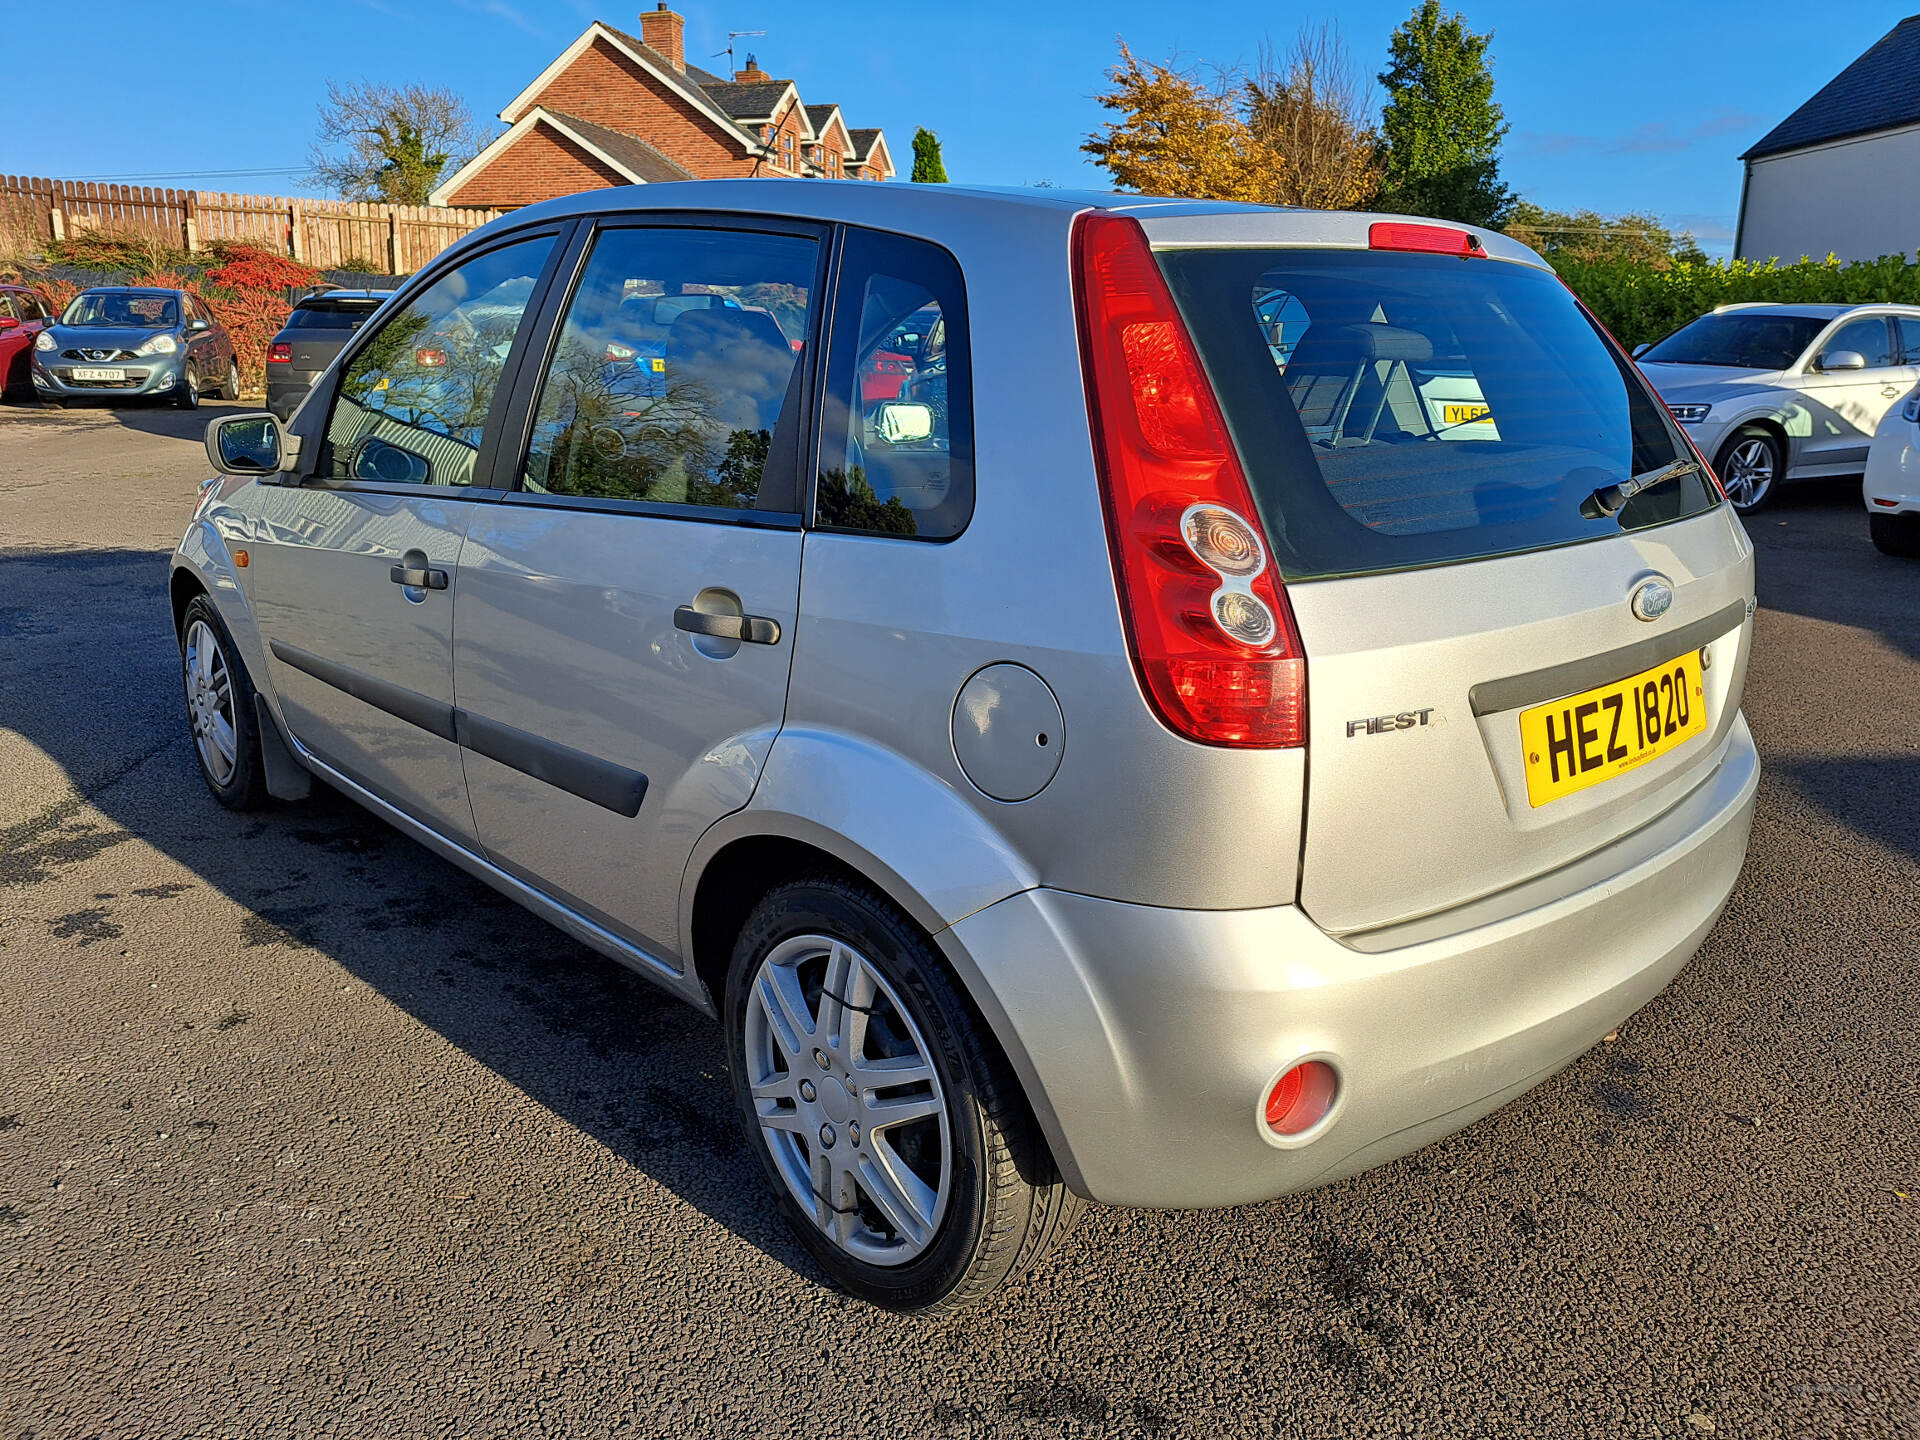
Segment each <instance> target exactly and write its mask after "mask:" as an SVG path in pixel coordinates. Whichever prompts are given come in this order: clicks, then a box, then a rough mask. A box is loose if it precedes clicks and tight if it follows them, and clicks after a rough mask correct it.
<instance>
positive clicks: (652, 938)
mask: <svg viewBox="0 0 1920 1440" xmlns="http://www.w3.org/2000/svg"><path fill="white" fill-rule="evenodd" d="M207 443H208V449H209V452H210V454H211V455H212V457H213V459H214V461H215V464H216V465H217V466H218V468H219V469H220V470H222V471H223V472H226V473H225V475H224V477H223V478H220V479H217V480H215V481H211V482H209V485H208V488H207V490H206V492H205V495H204V497H203V498H202V500H201V502H200V505H199V508H198V510H197V512H196V513H195V515H194V517H193V521H192V524H191V525H190V526H189V528H188V530H187V533H186V535H185V538H184V539H183V540H182V541H181V543H180V548H179V551H178V553H177V554H176V556H175V558H174V568H173V579H172V598H173V606H174V614H175V617H176V621H177V626H178V630H179V634H180V636H181V642H182V655H183V658H184V673H185V683H186V695H187V702H188V712H189V716H190V719H191V721H192V725H193V731H194V735H195V739H196V742H197V745H198V750H199V755H200V759H201V762H202V765H203V768H204V770H205V773H206V779H207V783H208V784H209V785H210V786H211V787H212V789H213V792H214V794H215V795H216V796H217V797H218V798H219V799H220V800H221V801H222V803H224V804H227V805H229V806H233V807H247V806H253V805H257V804H260V803H262V802H263V801H265V800H266V799H267V797H268V796H270V795H271V796H277V797H281V798H297V797H298V796H300V795H301V794H303V793H304V792H305V791H306V788H307V785H308V782H309V779H310V776H312V775H318V776H321V777H322V778H324V779H325V780H326V781H327V782H328V783H329V784H331V785H332V786H334V787H336V788H337V789H339V790H341V791H342V792H344V793H346V794H347V795H350V796H352V797H353V798H354V799H356V800H358V801H359V802H360V803H361V804H363V805H365V806H366V807H367V808H368V809H370V810H372V811H373V812H374V813H376V814H378V815H380V816H382V817H384V818H385V819H386V820H388V821H389V822H391V823H392V824H393V825H395V826H396V827H398V828H399V829H401V830H403V831H404V832H406V833H407V834H409V835H412V836H414V837H415V838H417V839H418V840H420V841H421V842H422V843H423V844H425V845H427V846H429V847H430V848H432V849H433V850H434V851H436V852H437V853H439V854H440V855H443V856H445V857H446V858H447V859H449V860H451V861H452V862H453V863H454V864H456V865H458V866H460V867H462V868H463V869H465V870H467V871H469V872H470V873H472V874H474V875H476V876H478V877H480V878H481V879H482V880H484V881H485V882H486V883H488V884H490V885H492V886H494V887H496V888H497V889H499V890H501V891H502V892H504V893H506V894H508V895H511V896H512V897H514V898H515V899H516V900H518V901H519V902H520V903H522V904H524V905H525V906H527V907H528V908H529V909H531V910H533V911H534V912H535V913H537V914H539V915H542V916H544V917H546V918H547V919H548V920H550V921H552V922H553V923H554V924H555V925H557V926H559V927H560V928H561V929H563V930H565V931H566V932H568V933H569V934H571V935H574V936H576V937H578V938H579V939H580V940H582V941H584V942H585V943H586V944H588V945H590V946H593V947H595V948H597V949H599V950H601V951H603V952H605V953H606V954H608V955H610V956H613V957H615V958H616V959H619V960H621V961H623V962H625V963H626V964H628V965H630V966H631V967H633V968H634V969H635V970H637V971H638V972H639V973H640V974H642V975H644V976H646V977H647V978H649V979H651V980H653V981H655V982H656V983H658V984H660V985H661V986H663V987H665V988H666V989H668V990H669V991H671V992H673V993H674V994H676V995H678V996H680V997H682V998H683V999H685V1000H687V1001H688V1002H690V1003H691V1004H692V1005H694V1006H696V1007H698V1008H699V1009H702V1010H704V1011H707V1012H708V1013H709V1014H712V1015H715V1016H717V1017H718V1018H719V1019H720V1021H721V1023H722V1024H723V1026H724V1027H725V1039H726V1047H727V1054H728V1058H729V1065H730V1072H731V1077H732V1085H733V1090H734V1094H735V1096H736V1099H737V1102H738V1109H739V1114H740V1118H741V1122H742V1125H743V1127H744V1130H745V1133H746V1135H747V1136H748V1143H749V1144H750V1146H751V1147H752V1149H753V1151H754V1153H755V1154H756V1155H757V1157H758V1160H759V1163H760V1164H761V1166H762V1168H763V1169H764V1171H765V1173H766V1178H767V1180H768V1182H769V1184H770V1186H771V1188H772V1190H773V1192H774V1194H775V1195H776V1196H777V1197H778V1201H779V1204H780V1205H781V1206H782V1207H783V1208H784V1209H785V1211H786V1213H787V1215H788V1217H789V1219H790V1220H791V1221H792V1223H793V1225H794V1226H795V1228H796V1229H797V1230H798V1232H799V1234H800V1235H801V1236H802V1237H803V1239H804V1240H805V1242H806V1243H807V1244H808V1245H809V1246H810V1247H811V1249H812V1251H813V1253H814V1254H815V1255H816V1256H817V1257H818V1258H819V1260H820V1262H821V1264H822V1265H823V1266H824V1267H825V1268H826V1270H827V1271H828V1272H829V1273H830V1274H831V1275H832V1276H833V1277H834V1278H835V1279H836V1280H837V1281H839V1282H840V1283H841V1284H843V1285H845V1286H846V1287H847V1288H848V1289H849V1290H851V1291H853V1292H854V1293H856V1294H858V1295H861V1296H864V1297H866V1298H868V1299H870V1300H873V1301H875V1302H877V1303H879V1304H882V1305H887V1306H891V1307H894V1308H898V1309H928V1308H934V1307H942V1306H947V1307H950V1306H956V1305H960V1304H964V1303H966V1302H969V1301H971V1300H974V1299H977V1298H978V1297H980V1296H981V1295H983V1294H984V1293H986V1292H987V1291H989V1290H991V1289H993V1288H994V1287H995V1286H997V1285H999V1284H1000V1283H1001V1282H1003V1281H1005V1280H1007V1279H1008V1278H1009V1277H1010V1276H1013V1275H1016V1274H1018V1273H1020V1272H1022V1271H1023V1270H1026V1269H1028V1268H1029V1267H1031V1266H1033V1265H1034V1264H1035V1263H1036V1261H1037V1259H1038V1257H1039V1256H1040V1255H1041V1254H1042V1253H1043V1252H1044V1251H1045V1250H1046V1248H1047V1247H1048V1245H1049V1243H1050V1242H1051V1241H1052V1239H1053V1238H1054V1237H1055V1236H1057V1235H1058V1234H1060V1233H1061V1232H1062V1231H1063V1230H1064V1229H1065V1227H1066V1226H1067V1225H1068V1224H1069V1223H1070V1222H1071V1221H1072V1219H1073V1218H1074V1216H1075V1214H1076V1212H1077V1210H1078V1208H1079V1206H1080V1204H1081V1202H1082V1200H1083V1199H1092V1200H1096V1201H1102V1202H1107V1203H1113V1204H1121V1205H1139V1206H1212V1205H1237V1204H1245V1203H1250V1202H1257V1201H1263V1200H1267V1199H1270V1198H1272V1197H1274V1196H1278V1195H1282V1194H1285V1193H1287V1192H1290V1191H1295V1190H1300V1189H1302V1188H1305V1187H1308V1186H1313V1185H1320V1184H1324V1183H1326V1182H1327V1181H1329V1180H1332V1179H1335V1178H1337V1177H1339V1176H1344V1175H1349V1174H1352V1173H1354V1172H1355V1171H1357V1170H1361V1169H1364V1168H1366V1167H1368V1166H1372V1165H1377V1164H1380V1163H1381V1162H1383V1161H1386V1160H1389V1159H1391V1158H1393V1157H1395V1156H1397V1155H1402V1154H1404V1153H1406V1152H1407V1151H1410V1150H1413V1149H1415V1148H1417V1147H1419V1146H1421V1145H1425V1144H1427V1143H1428V1142H1430V1141H1432V1140H1435V1139H1438V1138H1439V1137H1441V1136H1443V1135H1446V1134H1448V1133H1450V1132H1452V1131H1455V1130H1458V1129H1460V1128H1461V1127H1462V1126H1464V1125H1467V1124H1469V1123H1470V1122H1472V1121H1473V1120H1474V1119H1476V1118H1477V1117H1479V1116H1482V1115H1484V1114H1486V1113H1487V1112H1489V1111H1490V1110H1493V1109H1494V1108H1496V1107H1497V1106H1499V1105H1502V1104H1504V1103H1505V1102H1506V1101H1508V1100H1510V1099H1512V1098H1513V1097H1515V1096H1517V1095H1519V1094H1521V1093H1522V1092H1523V1091H1525V1090H1526V1089H1528V1087H1530V1086H1533V1085H1536V1084H1538V1083H1539V1082H1540V1080H1541V1079H1542V1078H1544V1077H1545V1076H1548V1075H1550V1074H1552V1073H1553V1072H1554V1071H1555V1070H1557V1069H1558V1068H1560V1067H1561V1066H1564V1065H1566V1064H1567V1063H1568V1062H1569V1061H1570V1060H1572V1059H1573V1058H1574V1057H1575V1056H1577V1055H1579V1054H1580V1053H1581V1052H1582V1051H1583V1050H1584V1049H1585V1048H1587V1047H1588V1046H1589V1045H1591V1044H1592V1043H1594V1042H1595V1041H1596V1040H1598V1039H1599V1038H1600V1037H1601V1036H1602V1035H1604V1034H1605V1033H1606V1032H1607V1031H1608V1030H1610V1029H1611V1028H1613V1027H1614V1026H1616V1025H1618V1024H1619V1023H1620V1022H1621V1021H1622V1020H1623V1019H1624V1018H1625V1017H1627V1016H1628V1015H1631V1014H1632V1013H1633V1012H1634V1011H1635V1010H1637V1009H1638V1008H1639V1007H1640V1006H1642V1005H1644V1004H1646V1003H1647V1001H1648V1000H1650V999H1651V998H1652V997H1653V996H1654V995H1655V994H1657V993H1658V992H1659V991H1660V989H1661V988H1662V987H1663V986H1664V985H1666V983H1667V982H1668V981H1669V980H1671V979H1672V978H1673V976H1674V975H1675V974H1676V972H1678V971H1679V970H1680V968H1681V967H1682V966H1684V965H1685V964H1686V963H1687V960H1688V959H1689V957H1690V956H1691V955H1692V954H1693V952H1694V950H1695V948H1696V947H1697V946H1698V945H1699V944H1700V942H1701V939H1702V938H1703V937H1704V936H1705V935H1706V933H1707V931H1708V930H1709V929H1710V928H1711V927H1712V925H1713V924H1714V921H1715V919H1716V918H1717V917H1718V915H1719V914H1720V911H1721V908H1722V907H1723V906H1724V904H1725V903H1726V900H1727V896H1728V894H1729V892H1730V891H1731V889H1732V888H1733V885H1734V883H1735V880H1736V879H1737V877H1738V875H1739V871H1740V867H1741V864H1742V861H1743V858H1744V855H1745V853H1746V843H1747V832H1748V827H1749V824H1750V820H1751V816H1752V811H1753V803H1754V792H1755V787H1756V785H1757V783H1758V762H1757V759H1756V756H1755V753H1754V746H1753V741H1752V738H1751V736H1750V735H1749V733H1748V729H1747V725H1746V722H1745V720H1744V718H1743V717H1742V715H1741V713H1740V698H1741V690H1742V685H1743V681H1744V678H1745V675H1746V668H1747V656H1748V647H1749V642H1750V637H1751V623H1750V621H1751V615H1752V612H1753V558H1752V549H1751V547H1750V545H1749V543H1748V540H1747V537H1746V535H1745V534H1744V533H1743V531H1742V530H1741V527H1740V524H1739V522H1738V521H1737V520H1736V519H1735V517H1734V515H1733V512H1732V509H1731V508H1730V507H1729V506H1728V505H1727V504H1726V503H1724V500H1723V497H1722V496H1721V494H1720V492H1719V490H1718V489H1717V488H1716V487H1715V485H1714V484H1713V481H1712V479H1711V477H1710V476H1708V475H1707V474H1705V473H1704V472H1703V471H1702V469H1701V467H1700V466H1699V464H1698V462H1697V461H1695V460H1694V459H1693V458H1692V457H1691V454H1690V452H1689V450H1688V448H1687V445H1686V442H1685V440H1684V438H1683V437H1682V435H1681V433H1680V431H1679V430H1678V428H1677V427H1676V426H1675V425H1674V423H1673V422H1672V420H1671V419H1670V418H1669V417H1668V415H1667V413H1666V411H1665V410H1664V409H1663V408H1662V407H1661V405H1660V404H1659V402H1658V400H1657V399H1656V398H1655V396H1654V395H1653V393H1652V392H1651V391H1650V390H1648V389H1647V388H1646V386H1645V385H1644V384H1643V382H1642V381H1641V380H1640V378H1639V376H1638V375H1637V374H1636V373H1635V372H1634V370H1633V368H1632V366H1631V365H1630V364H1629V363H1628V361H1627V358H1626V356H1625V355H1624V354H1622V353H1621V352H1620V351H1619V350H1618V349H1617V348H1615V347H1613V346H1612V345H1611V344H1610V343H1609V342H1608V341H1607V340H1606V339H1605V338H1604V336H1603V335H1602V334H1601V333H1600V332H1599V330H1598V329H1597V327H1596V326H1595V325H1594V324H1593V323H1592V322H1591V321H1590V320H1589V319H1588V318H1587V317H1586V315H1585V314H1584V313H1583V312H1582V311H1581V310H1580V309H1579V307H1578V306H1577V305H1576V303H1575V302H1574V301H1573V299H1572V297H1571V296H1570V295H1569V294H1568V292H1567V291H1566V290H1565V289H1564V288H1563V287H1562V286H1561V285H1560V283H1559V282H1558V281H1557V280H1556V279H1555V278H1554V276H1553V273H1552V272H1551V271H1550V270H1549V269H1548V268H1547V267H1546V266H1545V265H1544V264H1543V263H1542V262H1541V261H1540V260H1539V258H1538V257H1537V256H1535V255H1534V254H1533V253H1532V252H1531V251H1529V250H1527V249H1525V248H1524V247H1522V246H1520V245H1518V244H1516V243H1514V242H1512V241H1510V240H1508V239H1506V238H1505V237H1503V236H1500V235H1498V234H1494V233H1491V232H1485V231H1469V230H1465V229H1461V228H1458V227H1453V226H1441V225H1435V224H1430V223H1415V222H1409V221H1402V220H1396V219H1383V218H1380V217H1370V216H1365V215H1356V214H1315V213H1307V212H1301V211H1292V210H1278V209H1263V208H1255V207H1247V206H1234V205H1223V204H1214V203H1196V202H1189V201H1175V200H1156V199H1146V198H1141V197H1134V196H1111V195H1075V194H1071V193H1060V192H1053V191H1024V192H1011V193H994V192H985V191H967V190H963V189H959V188H956V187H950V186H924V187H921V186H915V187H907V186H899V187H895V186H881V185H832V184H826V183H822V184H818V185H805V186H798V185H788V184H782V183H778V182H771V181H718V182H698V183H683V184H676V185H671V186H648V187H645V188H643V189H641V188H636V189H610V190H597V191H592V192H589V193H587V194H583V195H577V196H572V197H569V198H567V199H564V200H559V201H554V202H551V203H547V204H542V205H536V206H532V207H529V208H528V209H526V210H522V211H518V212H516V213H515V214H513V215H512V216H510V217H507V218H505V219H503V220H500V221H497V222H495V223H494V224H492V225H489V226H487V227H486V228H484V229H482V230H480V231H478V232H476V233H475V234H474V235H473V236H471V237H470V238H469V239H467V240H465V241H463V242H462V243H461V244H459V245H457V246H456V247H455V248H453V249H452V250H450V251H448V252H447V253H446V254H445V255H443V256H441V257H440V259H439V260H438V261H436V262H435V264H434V265H433V266H431V267H430V268H428V269H427V270H426V271H424V272H423V273H422V274H420V275H419V276H417V277H415V279H414V280H412V281H411V282H410V283H409V284H408V286H407V287H406V288H405V289H404V290H403V291H402V292H401V293H400V294H398V295H397V296H396V297H395V298H394V299H393V300H392V301H391V302H389V303H388V304H387V305H386V306H385V307H384V309H383V310H382V311H381V313H380V315H379V316H378V317H376V319H375V320H373V321H370V322H369V323H368V324H367V325H366V326H365V327H364V328H363V329H362V330H361V332H360V333H359V334H358V335H357V336H356V337H355V338H354V340H353V341H352V342H351V343H350V344H349V345H348V346H347V348H346V349H345V351H344V352H343V353H342V355H341V356H340V358H339V359H338V360H337V361H336V362H335V363H334V365H333V366H332V368H331V369H330V370H328V372H327V373H326V374H325V375H323V376H322V378H321V379H320V380H319V381H318V382H317V383H316V385H315V389H314V393H313V395H312V397H311V398H310V399H309V400H308V402H307V403H306V404H305V405H304V406H303V407H302V408H301V409H300V411H299V412H298V414H297V415H296V417H295V419H294V420H293V422H292V424H291V425H290V426H285V427H283V426H282V425H281V424H280V423H279V422H277V421H276V420H275V419H274V418H273V417H272V416H270V415H266V414H256V415H252V416H247V417H235V418H232V419H227V420H223V421H221V422H219V424H217V425H216V426H213V427H210V430H209V434H208V442H207ZM241 551H244V552H245V557H244V559H243V558H242V556H241V555H240V553H239V552H241Z"/></svg>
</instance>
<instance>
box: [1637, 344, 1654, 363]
mask: <svg viewBox="0 0 1920 1440" xmlns="http://www.w3.org/2000/svg"><path fill="white" fill-rule="evenodd" d="M1652 348H1653V346H1652V345H1650V344H1648V343H1647V342H1645V341H1642V342H1641V343H1640V344H1638V345H1636V346H1634V347H1633V358H1634V359H1636V360H1638V359H1639V358H1640V357H1641V356H1642V355H1644V354H1646V353H1647V351H1649V350H1651V349H1652Z"/></svg>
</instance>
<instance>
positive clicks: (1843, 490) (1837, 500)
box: [1743, 477, 1920, 660]
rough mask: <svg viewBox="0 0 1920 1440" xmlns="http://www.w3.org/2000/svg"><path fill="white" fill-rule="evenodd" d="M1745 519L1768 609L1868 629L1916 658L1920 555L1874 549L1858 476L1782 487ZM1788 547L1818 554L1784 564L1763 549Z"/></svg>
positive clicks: (1919, 623)
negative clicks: (1809, 560) (1806, 561)
mask: <svg viewBox="0 0 1920 1440" xmlns="http://www.w3.org/2000/svg"><path fill="white" fill-rule="evenodd" d="M1743 523H1744V524H1745V525H1746V527H1747V532H1748V533H1749V534H1750V535H1752V536H1753V537H1754V540H1755V543H1756V545H1757V547H1758V552H1759V553H1758V559H1757V562H1756V566H1755V571H1756V577H1755V578H1756V589H1757V590H1758V592H1759V597H1760V603H1761V604H1762V605H1764V606H1765V607H1766V608H1767V609H1769V610H1778V611H1782V612H1784V613H1787V614H1793V615H1803V616H1806V617H1807V618H1808V619H1813V620H1824V621H1828V622H1830V623H1832V624H1835V625H1848V626H1852V627H1854V628H1856V629H1863V630H1872V631H1874V632H1876V633H1877V634H1878V635H1879V636H1880V637H1881V638H1882V639H1883V640H1884V641H1886V643H1887V644H1888V645H1889V646H1890V647H1892V648H1893V649H1895V650H1896V651H1898V652H1899V653H1900V654H1902V655H1904V656H1905V657H1906V658H1908V659H1910V660H1920V561H1917V560H1904V559H1897V558H1895V557H1893V556H1890V555H1882V554H1881V553H1880V552H1879V551H1878V550H1876V549H1874V546H1873V541H1872V540H1871V539H1869V538H1868V534H1867V512H1866V506H1865V505H1864V503H1863V502H1862V501H1861V498H1860V481H1859V478H1858V477H1852V478H1842V479H1838V480H1809V481H1805V482H1802V483H1799V484H1794V485H1788V486H1785V487H1783V488H1782V489H1781V491H1780V493H1779V495H1778V496H1777V497H1776V498H1775V499H1774V500H1773V501H1772V502H1771V503H1770V504H1769V505H1768V506H1767V507H1766V508H1765V509H1764V510H1759V511H1756V512H1755V513H1753V514H1751V515H1748V516H1746V517H1745V520H1744V522H1743ZM1786 549H1792V550H1798V551H1801V552H1802V553H1807V554H1817V555H1819V556H1821V557H1822V559H1821V561H1820V563H1819V564H1816V565H1799V566H1787V565H1783V564H1780V563H1778V561H1777V560H1776V558H1775V557H1774V556H1772V555H1770V554H1769V553H1768V552H1769V551H1777V550H1786Z"/></svg>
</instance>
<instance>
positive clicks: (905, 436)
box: [873, 400, 933, 445]
mask: <svg viewBox="0 0 1920 1440" xmlns="http://www.w3.org/2000/svg"><path fill="white" fill-rule="evenodd" d="M873 429H874V433H875V434H876V435H877V436H879V438H880V439H882V440H884V441H886V442H887V444H889V445H906V444H911V443H912V442H913V441H915V440H926V439H930V438H931V437H932V435H933V407H932V406H931V405H916V404H914V403H913V402H912V401H908V400H889V401H887V402H886V403H885V404H883V405H882V406H881V407H880V409H879V411H878V412H877V413H876V414H875V415H874V417H873Z"/></svg>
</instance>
